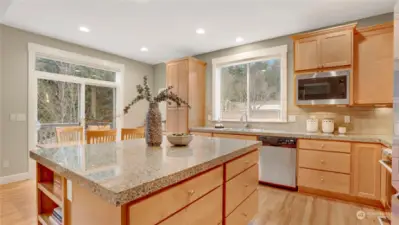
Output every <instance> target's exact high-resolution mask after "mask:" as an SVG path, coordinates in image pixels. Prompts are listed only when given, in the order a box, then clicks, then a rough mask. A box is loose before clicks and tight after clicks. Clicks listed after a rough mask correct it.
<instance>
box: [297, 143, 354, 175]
mask: <svg viewBox="0 0 399 225" xmlns="http://www.w3.org/2000/svg"><path fill="white" fill-rule="evenodd" d="M350 161H351V156H350V154H346V153H336V152H323V151H313V150H304V149H299V157H298V166H299V167H305V168H310V169H319V170H327V171H332V172H340V173H348V174H349V173H350V169H351V165H350Z"/></svg>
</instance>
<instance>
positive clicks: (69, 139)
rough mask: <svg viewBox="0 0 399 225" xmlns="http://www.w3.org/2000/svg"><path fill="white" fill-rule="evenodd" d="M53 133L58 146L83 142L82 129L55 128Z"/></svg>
mask: <svg viewBox="0 0 399 225" xmlns="http://www.w3.org/2000/svg"><path fill="white" fill-rule="evenodd" d="M55 132H56V136H57V143H59V144H67V143H76V144H81V143H83V142H84V134H83V127H78V126H76V127H56V128H55Z"/></svg>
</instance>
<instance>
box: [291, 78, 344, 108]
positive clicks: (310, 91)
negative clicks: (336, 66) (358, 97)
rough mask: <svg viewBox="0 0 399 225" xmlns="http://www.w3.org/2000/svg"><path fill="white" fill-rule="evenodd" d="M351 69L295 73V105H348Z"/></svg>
mask: <svg viewBox="0 0 399 225" xmlns="http://www.w3.org/2000/svg"><path fill="white" fill-rule="evenodd" d="M350 74H351V70H336V71H329V72H320V73H312V74H298V75H296V76H295V77H296V98H297V99H296V102H297V105H348V104H349V95H350V94H349V82H350V79H349V78H350Z"/></svg>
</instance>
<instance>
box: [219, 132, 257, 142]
mask: <svg viewBox="0 0 399 225" xmlns="http://www.w3.org/2000/svg"><path fill="white" fill-rule="evenodd" d="M213 136H214V137H218V138H231V139H241V140H252V141H256V140H257V137H256V136H251V135H241V134H224V133H214V134H213Z"/></svg>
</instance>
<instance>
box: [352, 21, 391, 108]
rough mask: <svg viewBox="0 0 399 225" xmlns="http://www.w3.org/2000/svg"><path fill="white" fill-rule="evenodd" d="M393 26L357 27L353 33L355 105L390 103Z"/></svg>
mask: <svg viewBox="0 0 399 225" xmlns="http://www.w3.org/2000/svg"><path fill="white" fill-rule="evenodd" d="M393 48H394V46H393V23H386V24H380V25H376V26H371V27H365V28H359V29H357V32H356V34H355V51H354V52H355V58H354V60H355V63H354V104H355V105H378V104H392V97H393Z"/></svg>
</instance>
